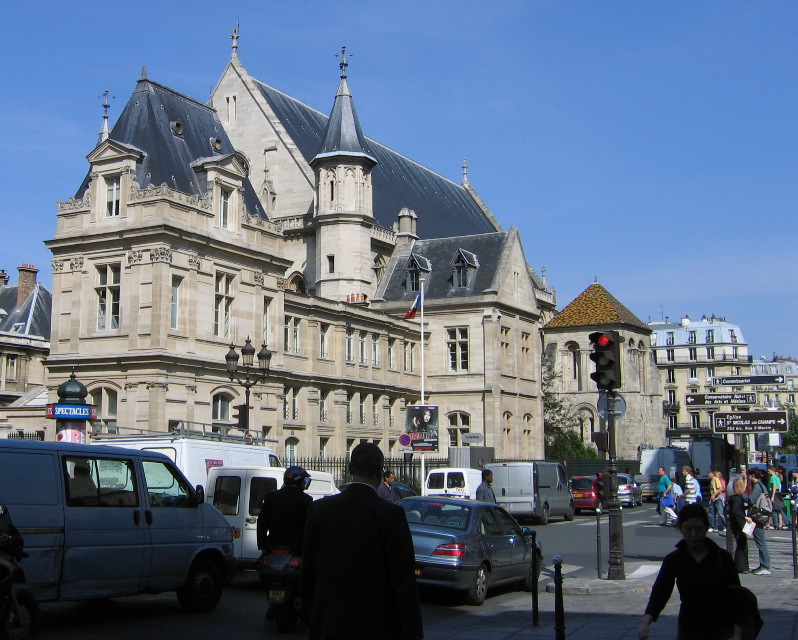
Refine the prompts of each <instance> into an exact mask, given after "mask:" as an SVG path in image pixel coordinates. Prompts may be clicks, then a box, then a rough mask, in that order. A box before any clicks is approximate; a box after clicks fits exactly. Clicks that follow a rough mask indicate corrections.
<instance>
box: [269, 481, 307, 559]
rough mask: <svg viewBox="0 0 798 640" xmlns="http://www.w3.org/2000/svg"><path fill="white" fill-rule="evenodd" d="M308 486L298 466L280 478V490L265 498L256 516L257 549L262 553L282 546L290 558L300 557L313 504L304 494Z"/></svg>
mask: <svg viewBox="0 0 798 640" xmlns="http://www.w3.org/2000/svg"><path fill="white" fill-rule="evenodd" d="M309 486H310V474H309V473H308V472H307V471H305V469H303V468H302V467H300V466H292V467H288V468H287V469H286V470H285V474H283V486H282V488H281V489H279V490H278V491H272V492H271V493H267V494H266V497H265V498H264V499H263V506H262V507H261V510H260V515H259V516H258V549H260V550H261V551H262V552H263V553H268V552H269V551H270V550H271V549H272V548H273V547H274V546H284V547H289V548H290V549H291V553H292V554H293V555H297V556H298V555H301V554H302V539H303V538H304V535H305V521H306V519H307V515H308V507H309V506H310V503H311V502H313V498H311V497H310V496H309V495H308V494H307V493H305V491H307V488H308V487H309Z"/></svg>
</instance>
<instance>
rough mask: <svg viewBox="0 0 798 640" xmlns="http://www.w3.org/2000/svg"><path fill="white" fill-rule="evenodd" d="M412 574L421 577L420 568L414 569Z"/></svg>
mask: <svg viewBox="0 0 798 640" xmlns="http://www.w3.org/2000/svg"><path fill="white" fill-rule="evenodd" d="M414 573H415V574H416V575H417V576H420V575H421V568H419V567H416V569H415V571H414Z"/></svg>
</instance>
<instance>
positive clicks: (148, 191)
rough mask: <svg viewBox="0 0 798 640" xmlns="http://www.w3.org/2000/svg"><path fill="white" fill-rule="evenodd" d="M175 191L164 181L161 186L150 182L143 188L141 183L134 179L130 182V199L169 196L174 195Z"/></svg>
mask: <svg viewBox="0 0 798 640" xmlns="http://www.w3.org/2000/svg"><path fill="white" fill-rule="evenodd" d="M174 194H175V192H174V191H173V190H172V189H170V188H169V187H168V186H167V184H166V183H165V182H164V183H162V184H161V186H159V187H156V186H155V185H153V184H148V185H147V186H146V187H144V188H143V189H142V188H141V187H140V186H139V183H138V182H136V181H135V180H133V181H132V182H131V183H130V199H131V200H141V199H142V198H152V197H155V196H167V197H169V198H171V197H174Z"/></svg>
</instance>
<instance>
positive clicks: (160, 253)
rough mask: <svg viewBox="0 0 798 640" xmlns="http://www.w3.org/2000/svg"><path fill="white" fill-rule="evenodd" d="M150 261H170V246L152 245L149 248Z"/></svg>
mask: <svg viewBox="0 0 798 640" xmlns="http://www.w3.org/2000/svg"><path fill="white" fill-rule="evenodd" d="M150 262H169V263H171V262H172V248H171V247H153V248H152V249H150Z"/></svg>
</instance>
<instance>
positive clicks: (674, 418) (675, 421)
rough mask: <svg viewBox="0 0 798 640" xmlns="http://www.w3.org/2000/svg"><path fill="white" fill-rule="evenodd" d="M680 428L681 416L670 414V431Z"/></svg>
mask: <svg viewBox="0 0 798 640" xmlns="http://www.w3.org/2000/svg"><path fill="white" fill-rule="evenodd" d="M678 428H679V416H678V415H677V414H675V413H669V414H668V429H678Z"/></svg>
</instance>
